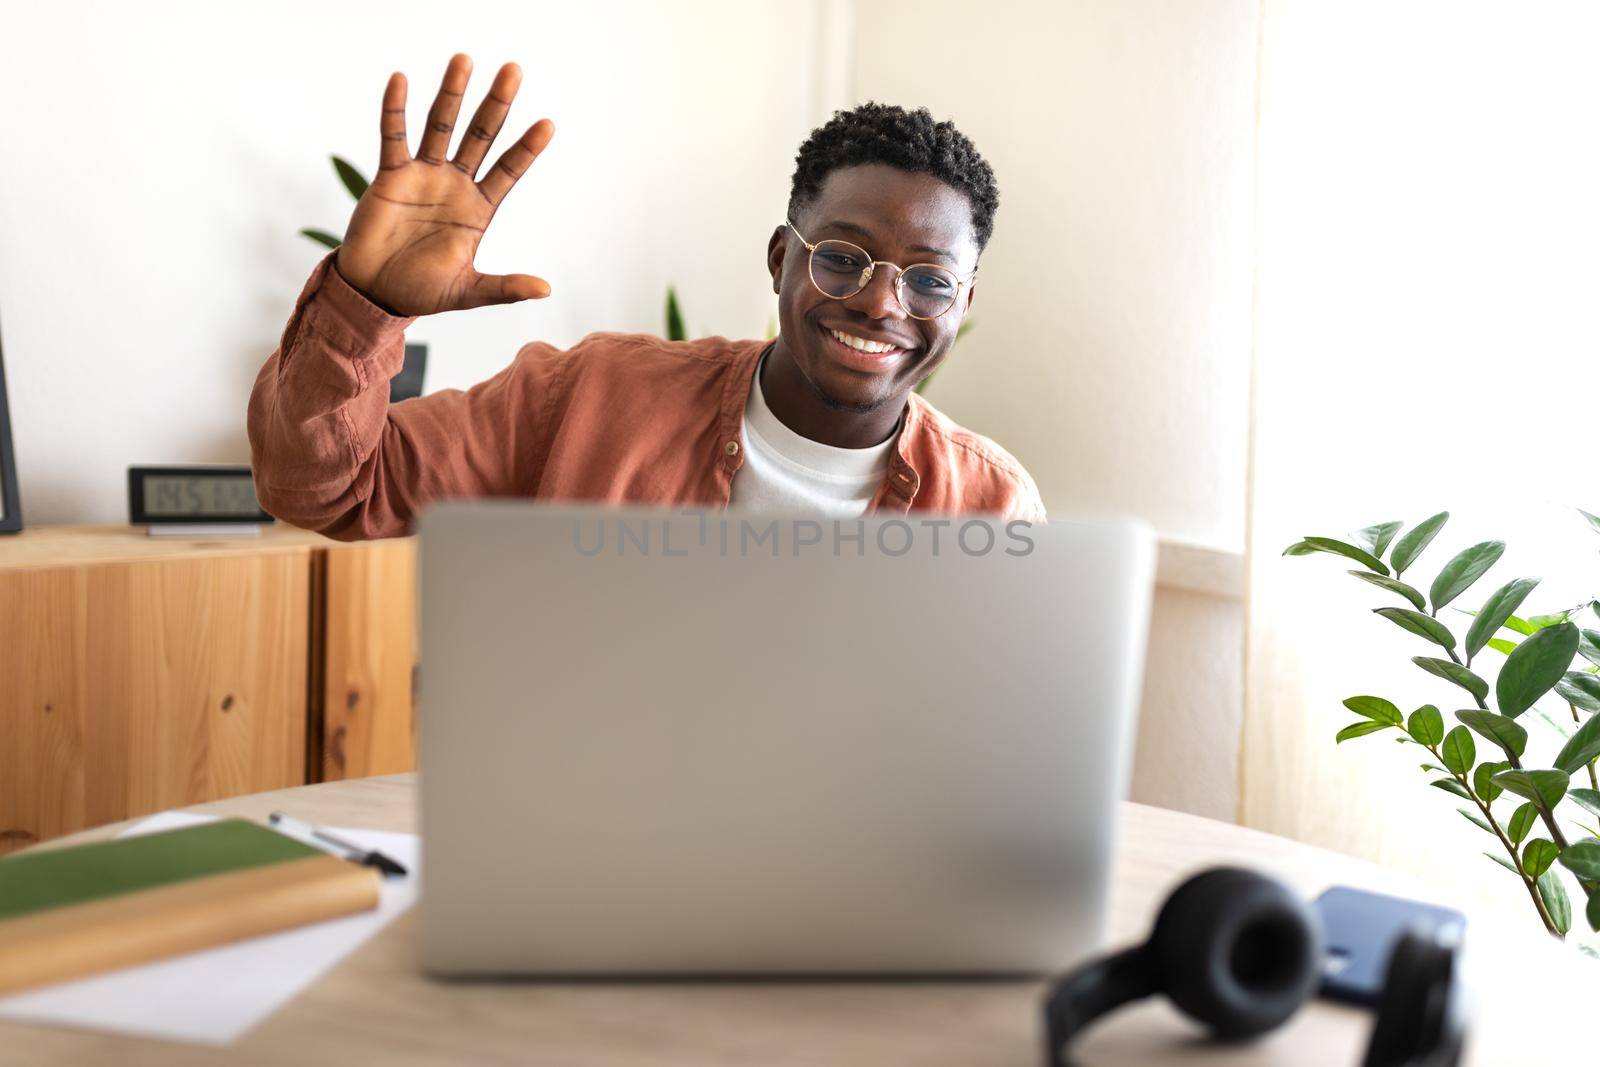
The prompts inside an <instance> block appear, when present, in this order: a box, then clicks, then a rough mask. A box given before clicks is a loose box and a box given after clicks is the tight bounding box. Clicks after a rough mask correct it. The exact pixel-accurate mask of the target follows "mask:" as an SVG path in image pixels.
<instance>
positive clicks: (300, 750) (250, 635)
mask: <svg viewBox="0 0 1600 1067" xmlns="http://www.w3.org/2000/svg"><path fill="white" fill-rule="evenodd" d="M309 567H310V564H309V553H308V551H307V550H304V549H299V550H291V551H285V552H272V553H261V554H254V555H240V556H228V557H215V558H194V559H181V558H180V559H159V560H145V561H136V562H121V563H103V564H91V565H82V566H63V567H53V568H47V569H39V570H31V571H21V570H19V571H8V572H3V573H0V730H3V731H4V734H3V737H4V740H3V742H0V849H10V848H18V847H21V846H23V845H27V844H30V843H32V842H33V841H36V840H44V839H47V838H50V837H55V836H58V835H60V834H63V833H68V832H71V831H73V830H78V829H82V828H84V827H89V826H98V825H101V824H103V823H107V822H113V821H116V820H119V819H126V818H130V817H133V816H137V815H143V814H148V813H150V812H155V811H160V810H163V809H165V808H169V807H177V806H180V805H185V804H195V803H199V802H201V801H206V800H216V799H220V798H222V797H229V796H237V795H239V794H241V793H254V792H259V791H262V790H267V789H282V788H285V787H287V786H292V785H300V784H303V783H304V782H305V781H306V756H307V752H306V706H307V688H306V657H307V652H308V648H309V633H308V616H309V607H310V592H309Z"/></svg>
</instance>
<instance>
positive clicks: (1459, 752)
mask: <svg viewBox="0 0 1600 1067" xmlns="http://www.w3.org/2000/svg"><path fill="white" fill-rule="evenodd" d="M1439 755H1440V757H1442V758H1443V759H1444V765H1445V766H1446V767H1448V768H1449V769H1450V771H1451V772H1452V773H1454V774H1462V775H1464V774H1466V773H1467V772H1468V771H1470V770H1471V769H1472V764H1473V761H1474V760H1476V759H1477V758H1478V748H1477V746H1476V745H1474V744H1473V743H1472V731H1471V730H1469V729H1467V728H1466V727H1465V726H1457V727H1456V728H1455V729H1453V730H1451V731H1450V732H1449V733H1448V734H1445V736H1444V744H1443V745H1440V746H1439Z"/></svg>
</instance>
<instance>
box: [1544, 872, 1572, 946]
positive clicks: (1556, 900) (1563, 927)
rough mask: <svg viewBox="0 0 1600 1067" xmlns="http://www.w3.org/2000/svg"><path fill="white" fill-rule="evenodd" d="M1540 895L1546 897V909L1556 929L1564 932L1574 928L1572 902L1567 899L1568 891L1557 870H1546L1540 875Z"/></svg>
mask: <svg viewBox="0 0 1600 1067" xmlns="http://www.w3.org/2000/svg"><path fill="white" fill-rule="evenodd" d="M1539 896H1541V897H1543V898H1544V910H1545V911H1548V912H1549V913H1550V920H1551V921H1552V922H1554V923H1555V924H1556V929H1557V930H1558V931H1560V932H1561V933H1563V934H1565V933H1566V932H1567V931H1568V930H1570V929H1572V902H1571V901H1569V900H1568V899H1567V891H1566V889H1565V888H1564V887H1563V886H1562V885H1561V879H1560V877H1558V876H1557V875H1556V872H1555V871H1545V872H1544V873H1543V874H1541V875H1540V876H1539Z"/></svg>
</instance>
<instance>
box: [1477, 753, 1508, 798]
mask: <svg viewBox="0 0 1600 1067" xmlns="http://www.w3.org/2000/svg"><path fill="white" fill-rule="evenodd" d="M1510 769H1511V764H1509V763H1480V764H1478V767H1477V770H1475V771H1473V772H1472V790H1473V792H1475V793H1477V794H1478V796H1479V797H1480V798H1482V800H1483V802H1484V803H1485V804H1493V803H1494V800H1495V798H1496V797H1498V796H1499V795H1500V793H1501V789H1500V787H1499V786H1497V785H1495V784H1494V781H1493V779H1494V776H1495V775H1497V774H1499V773H1500V772H1501V771H1509V770H1510Z"/></svg>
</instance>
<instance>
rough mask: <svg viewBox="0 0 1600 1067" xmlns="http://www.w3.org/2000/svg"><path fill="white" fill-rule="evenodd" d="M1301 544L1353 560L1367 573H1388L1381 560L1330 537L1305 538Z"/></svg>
mask: <svg viewBox="0 0 1600 1067" xmlns="http://www.w3.org/2000/svg"><path fill="white" fill-rule="evenodd" d="M1301 543H1302V544H1307V545H1310V546H1311V547H1312V548H1314V549H1315V550H1316V551H1318V552H1332V553H1333V554H1334V555H1336V556H1345V557H1346V558H1348V559H1353V560H1355V561H1356V562H1357V563H1359V564H1361V565H1362V566H1363V567H1365V568H1367V569H1368V570H1369V571H1377V572H1378V573H1379V574H1388V573H1389V568H1388V567H1385V566H1384V565H1383V561H1382V560H1380V559H1378V558H1377V557H1375V556H1373V555H1372V554H1371V553H1369V552H1367V551H1366V550H1365V549H1360V548H1357V547H1356V546H1355V545H1352V544H1348V543H1347V542H1344V541H1340V540H1337V539H1335V538H1332V537H1307V538H1306V539H1305V540H1304V541H1302V542H1301Z"/></svg>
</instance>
